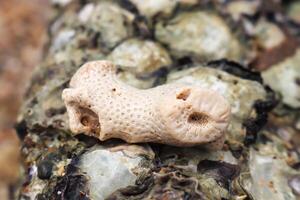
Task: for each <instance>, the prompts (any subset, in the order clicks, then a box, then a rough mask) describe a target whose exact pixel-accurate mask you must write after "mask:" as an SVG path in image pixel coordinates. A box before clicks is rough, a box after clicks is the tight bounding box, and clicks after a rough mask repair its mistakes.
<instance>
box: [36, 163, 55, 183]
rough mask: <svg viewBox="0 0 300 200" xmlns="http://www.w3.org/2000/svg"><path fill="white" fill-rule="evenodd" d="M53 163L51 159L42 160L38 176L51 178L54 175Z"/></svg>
mask: <svg viewBox="0 0 300 200" xmlns="http://www.w3.org/2000/svg"><path fill="white" fill-rule="evenodd" d="M52 168H53V163H52V162H51V161H47V160H44V161H41V162H40V163H39V164H38V169H37V170H38V177H39V178H40V179H49V178H50V177H51V175H52Z"/></svg>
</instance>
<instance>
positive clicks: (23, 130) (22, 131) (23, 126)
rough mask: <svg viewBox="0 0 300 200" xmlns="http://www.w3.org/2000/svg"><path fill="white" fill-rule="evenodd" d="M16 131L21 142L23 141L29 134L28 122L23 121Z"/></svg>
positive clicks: (17, 125)
mask: <svg viewBox="0 0 300 200" xmlns="http://www.w3.org/2000/svg"><path fill="white" fill-rule="evenodd" d="M15 130H16V132H17V135H18V137H19V138H20V140H22V141H23V140H24V138H25V137H26V135H27V133H28V130H27V124H26V121H25V120H22V121H21V122H19V123H17V124H16V125H15Z"/></svg>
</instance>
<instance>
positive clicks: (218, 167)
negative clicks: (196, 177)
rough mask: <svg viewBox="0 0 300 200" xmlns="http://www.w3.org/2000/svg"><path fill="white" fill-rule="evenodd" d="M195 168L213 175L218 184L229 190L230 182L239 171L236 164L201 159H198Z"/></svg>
mask: <svg viewBox="0 0 300 200" xmlns="http://www.w3.org/2000/svg"><path fill="white" fill-rule="evenodd" d="M197 169H198V171H199V172H200V173H202V174H204V173H206V174H208V175H209V176H211V177H213V178H214V179H215V180H216V181H217V182H218V183H219V184H220V186H222V187H224V188H226V189H227V190H229V186H230V182H231V181H232V180H233V179H234V178H236V177H237V176H238V175H239V173H240V168H239V166H238V165H233V164H230V163H226V162H222V161H212V160H203V161H200V162H199V164H198V166H197Z"/></svg>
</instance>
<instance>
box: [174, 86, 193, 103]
mask: <svg viewBox="0 0 300 200" xmlns="http://www.w3.org/2000/svg"><path fill="white" fill-rule="evenodd" d="M190 94H191V91H190V90H189V89H186V90H184V91H182V92H180V93H179V94H177V96H176V98H177V99H181V100H183V101H185V100H187V98H188V97H189V96H190Z"/></svg>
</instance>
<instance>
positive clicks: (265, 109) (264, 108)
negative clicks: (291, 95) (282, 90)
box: [243, 87, 278, 146]
mask: <svg viewBox="0 0 300 200" xmlns="http://www.w3.org/2000/svg"><path fill="white" fill-rule="evenodd" d="M265 88H266V91H267V99H266V100H257V101H255V103H254V105H253V107H254V109H255V112H256V117H255V118H249V119H247V120H245V121H244V122H243V126H244V127H245V128H246V137H245V139H244V144H245V145H246V146H249V145H251V144H254V143H255V142H256V139H257V133H258V132H259V131H260V130H261V129H262V128H263V127H264V126H265V125H266V124H267V122H268V113H269V112H270V111H271V110H273V109H274V108H275V106H276V105H277V104H278V100H277V99H276V97H275V93H274V92H273V91H272V90H271V89H270V88H268V87H265Z"/></svg>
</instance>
